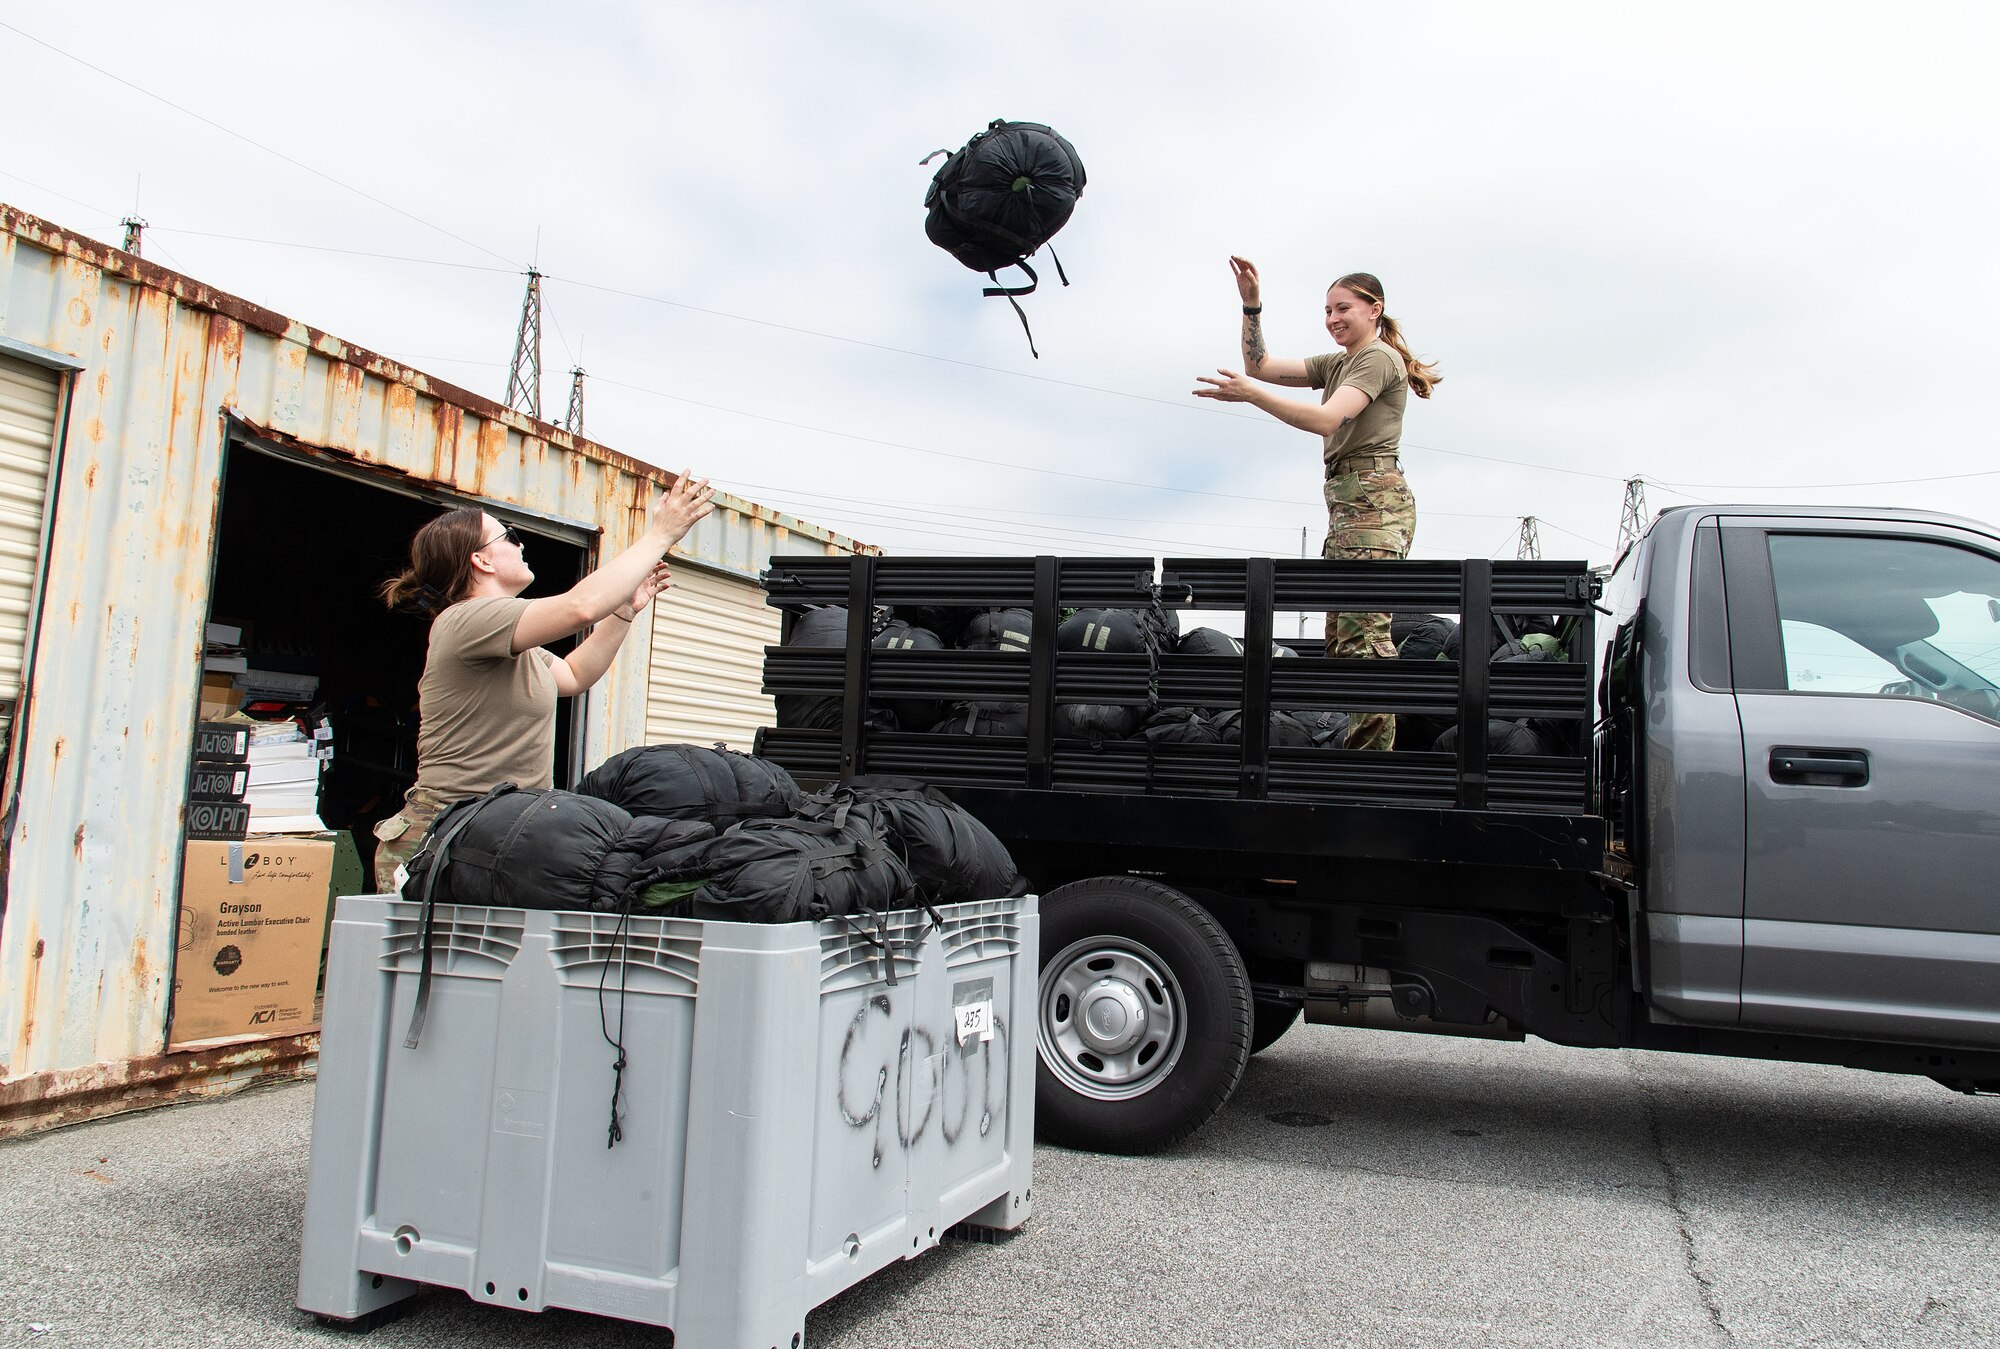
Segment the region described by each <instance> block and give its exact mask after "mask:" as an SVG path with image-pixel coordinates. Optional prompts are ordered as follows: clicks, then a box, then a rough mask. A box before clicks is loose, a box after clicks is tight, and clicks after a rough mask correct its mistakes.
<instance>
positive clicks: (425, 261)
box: [31, 185, 521, 359]
mask: <svg viewBox="0 0 2000 1349" xmlns="http://www.w3.org/2000/svg"><path fill="white" fill-rule="evenodd" d="M31 186H32V185H31ZM57 195H61V194H60V193H58V194H57ZM152 230H153V233H155V234H185V235H187V236H188V237H189V238H193V239H226V240H228V241H229V242H230V243H235V244H263V245H265V246H266V247H270V248H300V249H304V250H306V251H308V252H312V253H344V254H346V255H347V256H348V257H352V258H379V259H381V260H382V261H384V262H413V263H416V264H417V265H419V266H422V267H455V268H457V269H459V270H460V271H466V272H501V273H505V274H506V275H508V276H519V275H520V274H521V269H520V268H519V267H492V266H489V265H487V264H486V263H483V262H446V261H445V260H444V259H442V258H412V257H407V256H405V255H403V254H401V253H371V252H368V251H367V250H365V249H360V248H335V247H333V246H332V245H331V244H302V243H294V242H293V241H291V240H289V239H252V238H250V237H248V236H246V235H241V234H217V233H215V232H213V231H211V230H187V229H171V228H169V227H167V226H165V225H154V226H152ZM433 359H443V358H442V357H436V358H433Z"/></svg>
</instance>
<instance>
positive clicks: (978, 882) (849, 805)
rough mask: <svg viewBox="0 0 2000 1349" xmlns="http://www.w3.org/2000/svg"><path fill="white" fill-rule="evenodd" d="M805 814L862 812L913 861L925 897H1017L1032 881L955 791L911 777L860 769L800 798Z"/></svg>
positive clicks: (941, 900) (830, 817)
mask: <svg viewBox="0 0 2000 1349" xmlns="http://www.w3.org/2000/svg"><path fill="white" fill-rule="evenodd" d="M799 817H800V818H801V819H808V820H818V821H820V822H822V823H827V824H834V825H840V824H846V823H849V822H851V821H854V820H861V821H863V822H864V823H866V824H868V825H869V826H870V827H871V828H874V829H876V830H878V831H879V832H880V833H881V835H882V836H883V837H884V838H885V839H887V840H888V843H889V846H890V847H891V848H892V849H894V850H895V852H896V855H897V856H898V857H900V858H902V859H903V864H904V865H905V866H906V867H908V868H909V872H910V878H911V879H912V880H913V881H914V882H915V883H916V887H917V896H918V898H919V899H920V900H921V901H923V902H924V903H926V904H933V905H935V904H957V903H960V902H963V901H966V900H976V899H1014V898H1018V897H1019V896H1021V895H1025V894H1027V893H1028V882H1027V879H1026V878H1025V877H1023V876H1022V875H1021V873H1020V872H1018V871H1017V870H1015V868H1014V859H1013V857H1012V856H1011V855H1009V853H1008V852H1007V845H1006V844H1004V843H1002V842H1001V841H1000V840H999V839H998V838H997V837H995V836H994V833H993V831H992V830H990V829H988V828H987V827H986V826H985V825H984V824H982V823H980V822H979V820H978V819H977V818H976V817H975V816H973V815H970V814H968V813H967V812H965V811H964V810H962V809H960V808H959V806H958V805H957V804H956V803H955V802H954V801H952V799H951V798H950V797H949V796H946V795H945V794H944V793H943V792H941V791H939V790H938V789H937V788H935V787H931V786H928V785H926V784H925V783H922V782H916V781H913V780H910V779H906V778H890V777H860V778H855V779H852V780H851V781H848V782H844V783H840V784H838V785H836V786H833V787H828V788H827V789H826V790H824V791H820V792H815V793H813V794H812V795H811V796H808V797H806V798H805V799H804V800H803V801H802V802H800V804H799Z"/></svg>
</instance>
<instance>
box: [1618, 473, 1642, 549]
mask: <svg viewBox="0 0 2000 1349" xmlns="http://www.w3.org/2000/svg"><path fill="white" fill-rule="evenodd" d="M1645 532H1646V480H1645V479H1644V478H1627V479H1626V480H1625V509H1624V510H1623V511H1622V512H1621V513H1620V514H1619V516H1618V552H1617V556H1619V557H1623V556H1625V550H1626V549H1627V548H1630V547H1631V546H1632V545H1633V544H1635V543H1637V542H1638V541H1639V536H1640V535H1641V534H1644V533H1645Z"/></svg>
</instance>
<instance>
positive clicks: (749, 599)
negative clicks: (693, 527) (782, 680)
mask: <svg viewBox="0 0 2000 1349" xmlns="http://www.w3.org/2000/svg"><path fill="white" fill-rule="evenodd" d="M779 624H780V619H779V615H778V611H777V610H776V609H773V608H771V607H770V606H769V605H767V604H766V603H764V590H763V587H762V586H760V585H759V584H758V583H757V582H756V581H754V580H752V579H750V578H749V577H743V576H732V575H730V574H728V573H725V572H714V571H709V570H706V569H705V568H701V567H688V566H676V567H675V568H674V581H673V588H672V589H671V590H669V591H668V592H667V593H666V594H665V595H664V596H663V597H661V598H660V599H658V600H656V601H654V603H653V658H652V687H651V690H650V692H649V694H648V696H647V699H646V743H647V744H649V745H658V744H666V743H682V742H684V743H687V744H694V745H714V744H721V745H725V746H727V747H728V748H730V749H734V750H741V751H742V752H743V753H745V754H748V753H749V752H750V747H751V740H752V739H753V737H755V735H756V734H757V728H758V727H759V726H769V725H770V724H771V722H772V718H773V710H772V706H771V700H770V699H769V698H768V697H766V696H765V695H764V694H763V693H761V692H759V691H758V690H759V688H760V687H761V685H762V683H763V670H764V648H765V647H766V646H775V645H776V644H777V641H778V629H779Z"/></svg>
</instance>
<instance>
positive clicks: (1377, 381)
mask: <svg viewBox="0 0 2000 1349" xmlns="http://www.w3.org/2000/svg"><path fill="white" fill-rule="evenodd" d="M1306 381H1307V382H1308V383H1309V384H1311V385H1312V387H1313V388H1315V389H1323V390H1325V392H1324V393H1322V394H1321V395H1320V399H1319V401H1320V402H1322V403H1324V402H1326V400H1327V399H1329V398H1331V397H1333V391H1334V390H1335V389H1338V388H1340V387H1341V386H1342V385H1346V384H1352V385H1353V386H1354V387H1355V388H1357V389H1359V390H1361V392H1363V393H1365V394H1367V395H1368V406H1367V407H1365V408H1363V409H1361V415H1360V416H1358V417H1356V418H1355V419H1354V420H1353V421H1351V422H1349V423H1348V424H1347V425H1346V426H1343V427H1341V428H1340V429H1339V430H1338V431H1336V432H1334V433H1333V434H1332V435H1330V436H1328V437H1327V438H1326V448H1325V451H1324V457H1325V460H1326V471H1327V476H1329V477H1331V476H1332V475H1333V473H1334V472H1335V470H1336V468H1337V467H1338V465H1339V461H1341V460H1343V459H1346V458H1348V457H1350V456H1353V455H1362V454H1394V453H1395V452H1396V449H1397V447H1398V446H1399V445H1401V444H1402V441H1403V407H1404V405H1405V404H1406V403H1408V402H1409V400H1410V376H1409V372H1408V371H1406V370H1405V369H1404V368H1403V361H1402V358H1401V357H1399V356H1397V355H1396V353H1395V352H1394V351H1392V350H1390V348H1389V344H1388V343H1386V342H1380V341H1377V342H1370V343H1369V344H1368V345H1367V346H1365V347H1363V348H1361V350H1359V351H1357V352H1353V353H1351V354H1350V353H1348V352H1345V351H1341V352H1335V353H1333V354H1332V355H1329V356H1308V357H1306Z"/></svg>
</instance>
